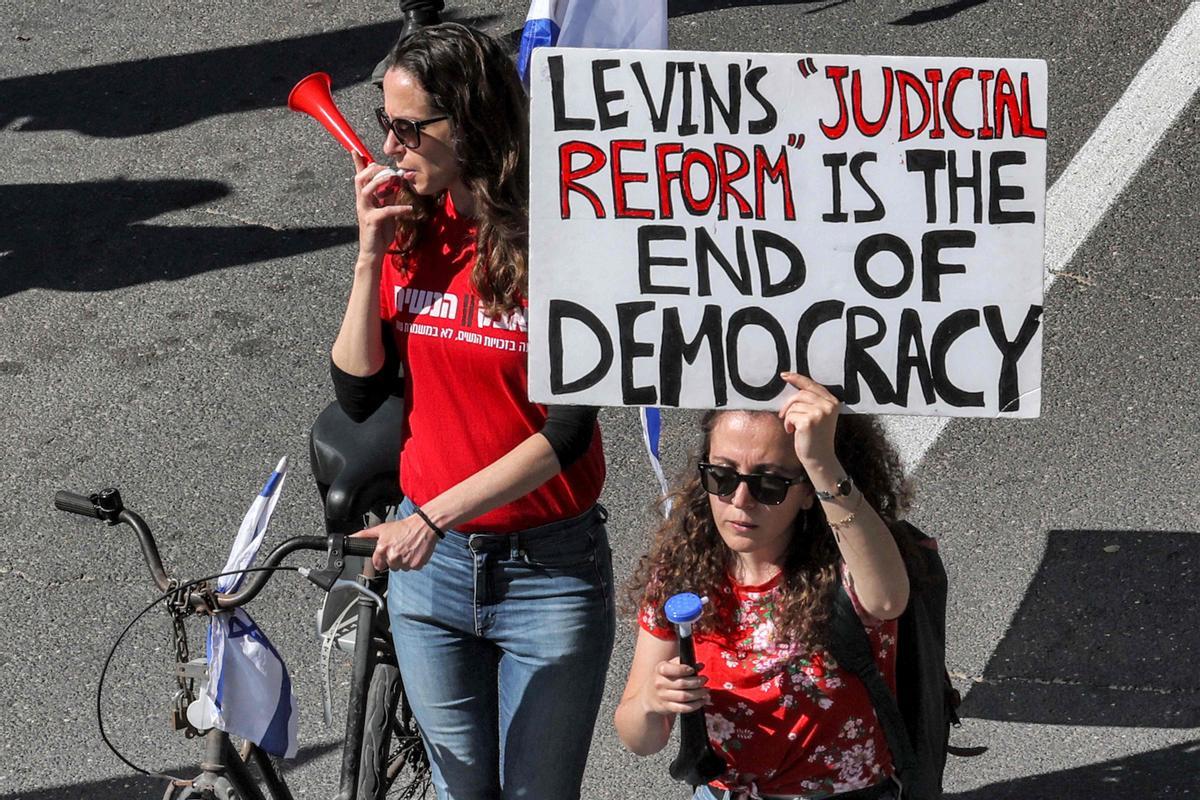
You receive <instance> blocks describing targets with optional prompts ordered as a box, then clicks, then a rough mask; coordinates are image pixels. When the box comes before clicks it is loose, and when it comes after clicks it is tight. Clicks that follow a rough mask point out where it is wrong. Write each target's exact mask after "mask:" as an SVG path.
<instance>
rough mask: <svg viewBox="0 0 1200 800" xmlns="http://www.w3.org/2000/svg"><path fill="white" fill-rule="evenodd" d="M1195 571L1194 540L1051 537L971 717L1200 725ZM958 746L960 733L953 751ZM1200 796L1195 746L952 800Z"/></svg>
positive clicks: (1163, 535) (1199, 546)
mask: <svg viewBox="0 0 1200 800" xmlns="http://www.w3.org/2000/svg"><path fill="white" fill-rule="evenodd" d="M1197 564H1200V535H1198V534H1196V533H1194V532H1171V531H1097V530H1089V531H1067V530H1056V531H1051V532H1050V534H1049V537H1048V539H1047V544H1046V552H1045V555H1044V556H1043V558H1042V562H1041V564H1040V565H1039V567H1038V571H1037V573H1036V574H1035V575H1034V578H1033V581H1032V582H1031V583H1030V586H1029V589H1028V591H1027V592H1026V593H1025V597H1024V599H1023V600H1022V602H1021V605H1020V607H1019V608H1018V609H1017V613H1016V615H1015V616H1014V617H1013V621H1012V624H1011V626H1010V627H1009V630H1008V632H1007V633H1006V634H1005V636H1004V638H1003V639H1002V640H1001V642H1000V644H999V645H998V646H997V647H996V649H995V651H994V653H993V654H992V657H991V659H990V660H989V662H988V665H987V667H986V668H985V669H984V671H983V675H982V679H981V681H980V682H978V683H975V684H974V685H973V686H972V687H971V690H970V692H969V694H968V695H967V697H966V699H965V700H964V702H963V705H962V707H961V708H960V709H959V711H960V713H961V715H962V716H963V717H973V718H976V719H990V720H1000V721H1004V722H1016V723H1033V724H1038V725H1064V726H1073V727H1079V726H1097V727H1102V728H1111V727H1130V728H1168V729H1176V730H1180V729H1195V728H1200V692H1197V671H1196V664H1198V663H1200V632H1198V631H1197V628H1196V624H1195V616H1196V606H1195V598H1196V597H1200V570H1197V569H1196V566H1197ZM952 590H953V589H952ZM954 738H955V737H954V735H953V732H952V733H951V743H952V744H953V743H955V742H954ZM969 744H987V742H975V741H972V742H969ZM951 758H952V759H953V756H951ZM982 758H987V756H986V755H985V756H983V757H982ZM1197 790H1200V740H1192V741H1187V742H1185V743H1183V744H1177V745H1173V746H1171V747H1166V748H1163V749H1159V750H1153V751H1151V752H1147V753H1140V754H1138V755H1132V756H1128V757H1124V758H1119V759H1114V760H1111V761H1104V762H1100V763H1096V764H1088V765H1085V766H1082V767H1078V768H1074V769H1068V770H1061V771H1058V772H1052V773H1046V774H1042V775H1036V776H1031V777H1028V778H1020V779H1016V780H1011V781H1004V782H1001V783H994V784H989V785H988V786H985V787H982V788H980V789H977V790H974V791H970V792H963V793H959V794H952V795H947V800H1042V798H1045V799H1046V800H1058V799H1059V798H1077V797H1078V798H1088V800H1126V798H1138V800H1168V799H1170V800H1174V798H1177V797H1194V796H1196V794H1195V793H1196V792H1197Z"/></svg>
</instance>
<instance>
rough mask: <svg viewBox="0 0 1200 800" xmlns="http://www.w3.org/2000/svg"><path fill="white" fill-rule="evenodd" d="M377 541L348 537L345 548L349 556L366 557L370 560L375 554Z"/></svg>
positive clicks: (344, 544)
mask: <svg viewBox="0 0 1200 800" xmlns="http://www.w3.org/2000/svg"><path fill="white" fill-rule="evenodd" d="M376 541H377V540H376V539H356V538H354V537H352V536H347V537H346V539H345V541H344V543H343V546H344V547H345V548H346V555H348V556H365V557H366V558H370V557H371V556H373V555H374V554H375V542H376Z"/></svg>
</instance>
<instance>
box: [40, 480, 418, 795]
mask: <svg viewBox="0 0 1200 800" xmlns="http://www.w3.org/2000/svg"><path fill="white" fill-rule="evenodd" d="M54 502H55V506H56V507H58V508H59V509H60V510H63V511H70V512H72V513H76V514H80V515H83V516H89V517H94V518H96V519H103V520H105V521H106V522H108V523H109V525H117V524H125V525H128V526H129V527H130V528H132V529H133V530H134V532H135V533H136V534H137V536H138V543H139V545H140V546H141V549H142V554H143V556H144V557H145V560H146V565H147V567H148V569H149V571H150V575H151V577H152V579H153V581H154V583H155V585H156V586H157V587H158V588H159V589H160V590H161V591H163V592H164V593H165V592H169V591H171V589H172V588H173V587H174V586H176V585H177V584H176V583H175V582H174V581H173V579H172V578H171V577H170V576H169V575H168V574H167V572H166V570H165V568H164V567H163V564H162V560H161V557H160V556H159V553H158V548H157V545H156V543H155V540H154V536H153V534H152V533H151V531H150V528H149V526H148V525H147V524H146V522H145V521H144V520H143V519H142V518H141V517H140V516H139V515H137V514H136V513H134V512H133V511H130V510H128V509H126V508H125V507H124V505H123V502H122V500H121V496H120V493H119V492H117V491H116V490H115V489H109V490H105V491H104V492H100V493H98V494H96V495H92V496H90V497H83V496H81V495H76V494H72V493H70V492H58V493H57V494H56V495H55V501H54ZM374 546H375V544H374V541H373V540H370V539H365V540H364V539H351V538H349V537H347V536H345V535H344V534H342V533H332V532H331V533H330V534H328V535H327V536H298V537H294V538H292V539H288V540H287V541H285V542H283V543H282V544H280V545H279V546H278V547H276V548H275V549H274V550H272V551H271V553H270V554H269V555H268V556H267V558H266V559H265V560H264V562H263V566H264V567H274V566H278V565H279V564H280V562H282V560H283V559H284V558H285V557H286V556H288V555H290V554H291V553H294V552H295V551H297V550H328V561H327V566H326V568H325V569H324V570H322V571H321V572H313V573H310V575H309V579H310V580H312V581H313V582H314V583H316V584H317V585H319V586H322V588H325V589H326V590H328V589H329V588H330V587H331V586H332V585H333V582H334V581H335V580H336V579H337V578H338V576H339V575H340V574H341V571H342V567H343V565H344V564H345V558H346V556H347V555H357V556H365V557H367V558H366V560H365V561H364V563H363V568H362V570H361V571H360V573H359V575H358V576H356V580H357V581H358V582H359V583H360V584H361V585H363V586H366V587H368V588H372V589H373V590H382V589H383V588H384V584H385V582H386V579H387V576H386V575H383V576H378V575H376V573H375V570H374V567H373V566H372V564H371V561H370V559H369V556H370V555H371V553H373V552H374ZM270 575H271V573H270V572H258V573H256V574H254V575H252V576H251V577H250V578H249V579H248V580H247V581H246V584H245V585H244V586H243V587H242V588H241V589H240V590H239V591H237V592H235V593H232V594H214V593H212V592H211V591H209V589H208V587H204V586H199V587H196V588H194V589H189V590H187V592H186V598H185V599H186V602H184V603H183V604H182V607H184V608H187V609H189V610H191V611H195V612H199V613H208V614H212V613H216V612H219V611H221V610H224V609H230V608H234V607H237V606H241V605H244V604H246V603H248V602H249V601H250V600H252V599H253V598H254V597H256V596H257V595H258V593H259V592H260V591H261V590H262V588H263V586H265V584H266V582H267V580H268V579H269V577H270ZM355 603H356V605H357V607H356V612H357V614H356V619H357V631H358V633H357V635H356V637H355V644H354V655H353V658H354V667H353V677H352V680H351V685H350V697H349V701H348V704H347V710H346V739H345V743H344V745H343V752H342V769H341V778H340V781H339V790H338V793H337V795H335V797H334V800H355V798H356V792H357V787H358V782H359V777H360V775H359V772H360V766H361V763H362V744H363V727H364V722H365V717H366V711H367V708H366V701H367V690H368V685H369V682H370V679H371V674H372V671H373V670H374V668H375V665H376V664H378V663H379V662H380V661H381V660H383V659H387V660H389V661H391V662H392V663H394V662H395V653H394V650H393V649H392V644H391V636H390V634H389V633H388V626H387V624H386V623H387V614H386V612H383V613H381V611H380V609H379V608H378V607H377V606H376V604H375V602H374V601H373V599H372V598H371V597H369V596H366V595H361V594H360V595H359V597H358V598H357V599H356V600H355ZM180 724H181V725H182V726H183V727H188V728H189V729H190V730H193V731H194V729H191V728H190V724H188V723H186V722H181V723H180ZM196 733H200V732H199V731H196ZM202 735H203V737H204V739H205V755H204V760H203V761H202V762H201V765H200V766H201V770H202V771H201V774H200V775H198V776H197V777H196V778H194V779H192V780H190V781H186V782H185V781H175V782H174V783H172V784H171V785H170V786H169V787H168V789H167V793H166V794H165V795H164V798H172V799H173V800H192V799H193V798H195V799H196V800H209V799H210V798H212V799H214V800H267V797H268V796H269V797H270V798H271V800H295V799H294V797H293V795H292V793H291V790H290V789H289V788H288V786H287V783H286V781H285V780H284V778H283V776H282V775H281V774H279V772H278V770H277V769H276V768H275V765H274V763H273V762H272V761H271V759H270V756H268V755H267V754H266V753H265V752H264V751H263V750H262V749H261V748H259V747H258V746H257V745H255V744H253V743H248V745H247V747H246V749H245V752H244V753H243V754H239V753H238V752H237V751H236V750H235V749H234V747H233V745H232V742H231V740H230V737H229V735H228V734H227V733H226V732H224V731H222V730H219V729H216V728H213V729H210V730H208V731H206V732H203V733H202ZM249 764H254V766H255V767H257V770H258V772H259V773H260V775H261V777H262V779H263V783H264V785H265V787H266V792H267V794H266V795H264V794H263V791H262V790H261V789H260V788H259V787H258V785H257V783H256V781H255V779H254V776H253V775H252V774H251V771H250V767H249Z"/></svg>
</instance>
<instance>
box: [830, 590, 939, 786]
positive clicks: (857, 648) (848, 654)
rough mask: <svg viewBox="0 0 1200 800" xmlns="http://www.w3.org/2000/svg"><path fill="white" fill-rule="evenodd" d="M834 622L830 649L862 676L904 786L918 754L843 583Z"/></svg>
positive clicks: (841, 661)
mask: <svg viewBox="0 0 1200 800" xmlns="http://www.w3.org/2000/svg"><path fill="white" fill-rule="evenodd" d="M831 623H832V624H831V626H830V628H831V637H830V639H831V641H830V643H829V651H830V652H831V653H832V654H833V657H834V659H835V660H836V661H837V662H838V664H839V665H841V666H842V667H843V668H845V669H847V670H849V671H850V672H853V673H854V674H855V675H856V676H858V679H859V680H860V681H862V683H863V685H864V686H865V687H866V689H867V694H869V695H870V697H871V705H872V706H874V707H875V716H876V718H878V720H879V724H880V726H881V727H882V728H883V734H884V737H885V738H886V739H887V744H888V749H889V750H891V751H892V762H893V764H894V765H895V767H896V772H897V774H898V776H899V778H900V781H901V785H904V784H906V783H907V782H908V780H907V778H908V776H909V775H911V774H912V773H913V772H914V771H915V770H916V767H917V754H916V751H915V750H914V749H913V745H912V742H911V741H909V738H908V730H907V728H905V726H904V717H903V716H901V714H900V706H899V704H897V702H896V696H895V695H894V694H892V690H891V688H889V687H888V685H887V681H886V680H884V678H883V673H881V672H880V671H879V665H878V664H876V663H875V655H874V653H872V652H871V640H870V639H868V638H867V631H866V629H865V628H864V627H863V624H862V620H861V619H860V618H859V616H858V612H857V611H855V610H854V603H853V602H852V601H851V600H850V595H848V594H847V593H846V587H845V586H844V585H842V584H841V583H840V582H839V584H838V588H837V592H836V594H835V595H834V602H833V618H832V620H831Z"/></svg>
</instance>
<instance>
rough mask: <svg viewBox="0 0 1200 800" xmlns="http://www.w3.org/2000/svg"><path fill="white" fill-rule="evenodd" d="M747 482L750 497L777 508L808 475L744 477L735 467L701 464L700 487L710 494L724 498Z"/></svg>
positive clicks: (703, 462)
mask: <svg viewBox="0 0 1200 800" xmlns="http://www.w3.org/2000/svg"><path fill="white" fill-rule="evenodd" d="M743 481H745V483H746V488H747V489H749V490H750V496H751V497H753V498H754V499H755V500H757V501H758V502H760V503H762V504H763V505H767V506H777V505H779V504H780V503H782V502H783V500H784V498H786V497H787V493H788V489H790V488H791V487H793V486H795V485H796V484H797V483H805V482H807V481H808V476H807V475H801V476H800V477H798V478H785V477H783V476H782V475H769V474H767V473H765V472H751V473H750V474H749V475H744V474H742V473H741V472H738V471H737V470H735V469H734V468H733V467H726V466H722V465H721V464H709V463H708V462H706V461H701V462H700V485H701V486H703V487H704V491H706V492H708V493H709V494H716V495H720V496H722V497H725V496H726V495H731V494H733V493H734V492H736V491H737V487H738V484H739V483H742V482H743Z"/></svg>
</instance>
